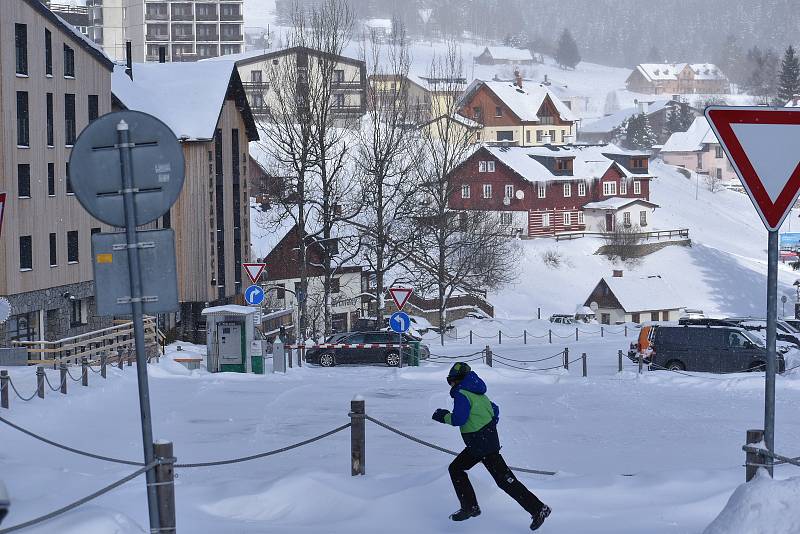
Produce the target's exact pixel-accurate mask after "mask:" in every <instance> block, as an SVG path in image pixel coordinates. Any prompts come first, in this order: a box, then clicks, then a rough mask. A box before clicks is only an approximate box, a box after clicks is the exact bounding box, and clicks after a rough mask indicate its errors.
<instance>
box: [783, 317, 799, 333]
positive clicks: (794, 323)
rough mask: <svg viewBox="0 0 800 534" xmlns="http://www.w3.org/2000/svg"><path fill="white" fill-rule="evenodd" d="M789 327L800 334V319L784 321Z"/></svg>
mask: <svg viewBox="0 0 800 534" xmlns="http://www.w3.org/2000/svg"><path fill="white" fill-rule="evenodd" d="M783 321H785V322H786V323H787V324H788V325H790V326H791V327H792V328H794V329H795V330H797V331H798V332H800V319H783Z"/></svg>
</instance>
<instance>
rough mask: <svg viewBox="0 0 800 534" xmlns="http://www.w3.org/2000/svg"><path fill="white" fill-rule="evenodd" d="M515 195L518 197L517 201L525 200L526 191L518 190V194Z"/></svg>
mask: <svg viewBox="0 0 800 534" xmlns="http://www.w3.org/2000/svg"><path fill="white" fill-rule="evenodd" d="M514 195H515V196H516V197H517V200H522V199H524V198H525V191H523V190H522V189H517V192H516V193H514Z"/></svg>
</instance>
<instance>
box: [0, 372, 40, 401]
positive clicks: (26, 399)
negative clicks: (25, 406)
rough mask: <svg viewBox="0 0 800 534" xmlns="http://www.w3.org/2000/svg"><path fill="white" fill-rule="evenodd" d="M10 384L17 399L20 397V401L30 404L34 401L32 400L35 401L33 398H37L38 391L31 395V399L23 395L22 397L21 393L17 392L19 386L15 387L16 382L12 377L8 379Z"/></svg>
mask: <svg viewBox="0 0 800 534" xmlns="http://www.w3.org/2000/svg"><path fill="white" fill-rule="evenodd" d="M45 376H46V375H45ZM8 383H9V384H11V389H12V390H14V394H15V395H16V396H17V397H19V400H21V401H23V402H28V401H29V400H32V399H33V398H34V397H35V396H36V393H37V392H36V391H34V392H33V393H32V394H31V396H30V397H23V396H22V395H20V393H19V391H17V386H15V385H14V381H13V380H12V379H11V377H10V376H9V377H8Z"/></svg>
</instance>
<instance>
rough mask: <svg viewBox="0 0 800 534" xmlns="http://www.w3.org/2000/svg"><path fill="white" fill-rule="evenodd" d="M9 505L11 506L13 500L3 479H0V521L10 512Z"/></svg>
mask: <svg viewBox="0 0 800 534" xmlns="http://www.w3.org/2000/svg"><path fill="white" fill-rule="evenodd" d="M9 506H11V500H10V499H9V498H8V491H7V490H6V487H5V485H4V484H3V481H2V480H0V523H2V522H3V518H4V517H5V516H6V514H8V508H9Z"/></svg>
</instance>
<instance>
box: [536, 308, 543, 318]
mask: <svg viewBox="0 0 800 534" xmlns="http://www.w3.org/2000/svg"><path fill="white" fill-rule="evenodd" d="M536 318H537V319H541V318H542V309H541V308H536Z"/></svg>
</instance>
